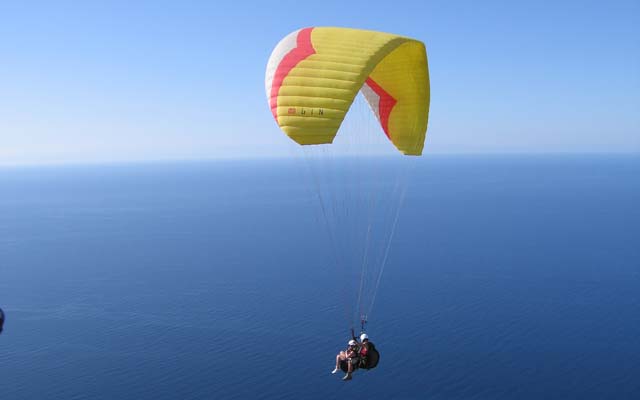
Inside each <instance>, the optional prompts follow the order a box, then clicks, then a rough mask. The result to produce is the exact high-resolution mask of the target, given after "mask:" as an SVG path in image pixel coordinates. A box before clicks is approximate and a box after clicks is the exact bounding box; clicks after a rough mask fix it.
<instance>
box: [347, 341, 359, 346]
mask: <svg viewBox="0 0 640 400" xmlns="http://www.w3.org/2000/svg"><path fill="white" fill-rule="evenodd" d="M357 344H358V342H356V341H355V340H353V339H351V340H349V346H355V345H357Z"/></svg>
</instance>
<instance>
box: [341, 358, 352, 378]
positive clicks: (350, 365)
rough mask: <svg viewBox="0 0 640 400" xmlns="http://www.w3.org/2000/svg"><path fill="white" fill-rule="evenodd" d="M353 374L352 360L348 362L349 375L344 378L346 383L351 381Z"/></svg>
mask: <svg viewBox="0 0 640 400" xmlns="http://www.w3.org/2000/svg"><path fill="white" fill-rule="evenodd" d="M352 372H353V364H351V360H347V374H346V375H345V376H344V378H342V380H344V381H348V380H349V379H351V373H352Z"/></svg>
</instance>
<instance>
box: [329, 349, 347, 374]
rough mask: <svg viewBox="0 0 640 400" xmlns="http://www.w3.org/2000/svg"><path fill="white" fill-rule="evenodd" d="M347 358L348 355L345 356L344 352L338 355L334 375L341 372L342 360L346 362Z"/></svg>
mask: <svg viewBox="0 0 640 400" xmlns="http://www.w3.org/2000/svg"><path fill="white" fill-rule="evenodd" d="M345 357H346V355H345V354H344V351H341V352H340V354H338V355H337V356H336V368H335V369H334V370H333V371H331V373H332V374H335V373H336V372H338V371H340V360H344V359H345Z"/></svg>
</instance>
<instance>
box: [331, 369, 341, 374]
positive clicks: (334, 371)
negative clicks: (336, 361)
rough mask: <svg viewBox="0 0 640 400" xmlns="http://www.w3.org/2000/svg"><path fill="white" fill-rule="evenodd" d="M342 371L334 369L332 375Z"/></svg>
mask: <svg viewBox="0 0 640 400" xmlns="http://www.w3.org/2000/svg"><path fill="white" fill-rule="evenodd" d="M338 371H340V369H339V368H336V369H334V370H333V371H331V373H332V374H335V373H336V372H338Z"/></svg>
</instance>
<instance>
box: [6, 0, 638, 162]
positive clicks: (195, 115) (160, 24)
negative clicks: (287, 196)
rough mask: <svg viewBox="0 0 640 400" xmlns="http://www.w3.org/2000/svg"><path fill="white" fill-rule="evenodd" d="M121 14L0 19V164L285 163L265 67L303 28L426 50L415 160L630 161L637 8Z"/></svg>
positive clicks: (490, 5)
mask: <svg viewBox="0 0 640 400" xmlns="http://www.w3.org/2000/svg"><path fill="white" fill-rule="evenodd" d="M54 3H55V4H54ZM131 3H135V4H130V2H119V1H111V2H102V1H101V2H90V1H86V2H64V1H63V2H30V1H24V2H14V3H13V4H6V3H5V4H1V5H0V164H5V165H6V164H31V163H59V162H104V161H124V160H155V159H202V158H218V157H255V156H274V155H275V156H277V155H287V154H290V150H288V146H290V144H289V143H288V139H287V138H286V137H285V136H284V135H283V134H282V133H280V131H279V129H278V127H277V126H276V124H275V122H274V121H273V118H272V116H271V114H270V112H269V108H268V106H267V101H266V98H265V93H264V69H265V65H266V62H267V59H268V57H269V54H270V53H271V50H272V49H273V47H274V46H275V44H276V43H277V42H278V41H279V40H280V39H281V38H282V37H283V36H285V35H286V34H287V33H289V32H291V31H293V30H295V29H298V28H300V27H305V26H348V27H356V28H365V29H373V30H382V31H387V32H393V33H398V34H403V35H406V36H411V37H414V38H418V39H420V40H422V41H424V42H425V43H426V45H427V53H428V57H429V68H430V74H431V96H432V98H431V99H432V100H431V114H430V122H429V132H428V137H427V143H426V147H425V151H426V152H429V153H434V154H437V153H469V152H480V153H482V152H492V153H495V152H498V153H511V152H518V153H519V152H594V151H598V152H640V112H639V110H640V72H639V71H640V2H639V1H637V0H636V1H611V2H595V1H575V2H574V1H563V2H541V1H536V2H513V1H501V2H492V1H487V2H475V1H437V2H436V1H399V0H394V1H384V2H376V1H300V0H298V1H281V2H269V1H265V2H251V1H234V2H227V1H225V2H213V1H201V2H200V1H192V2H189V1H180V2H178V1H174V2H170V1H148V2H145V1H139V2H131Z"/></svg>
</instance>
